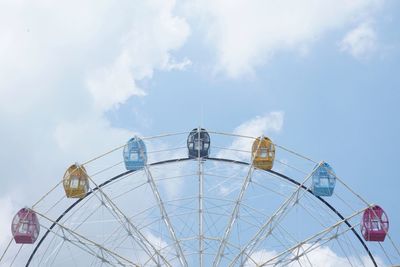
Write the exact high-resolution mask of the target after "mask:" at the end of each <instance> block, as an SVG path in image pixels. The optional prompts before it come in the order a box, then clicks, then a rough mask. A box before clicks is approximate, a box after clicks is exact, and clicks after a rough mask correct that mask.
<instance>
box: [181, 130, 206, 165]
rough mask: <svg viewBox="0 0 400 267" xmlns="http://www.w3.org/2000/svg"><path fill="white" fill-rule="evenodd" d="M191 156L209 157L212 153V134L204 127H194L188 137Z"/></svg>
mask: <svg viewBox="0 0 400 267" xmlns="http://www.w3.org/2000/svg"><path fill="white" fill-rule="evenodd" d="M187 148H188V152H189V158H199V157H200V158H207V157H208V155H209V153H210V135H209V134H208V133H207V131H206V130H205V129H203V128H195V129H193V130H192V131H191V132H190V134H189V136H188V138H187Z"/></svg>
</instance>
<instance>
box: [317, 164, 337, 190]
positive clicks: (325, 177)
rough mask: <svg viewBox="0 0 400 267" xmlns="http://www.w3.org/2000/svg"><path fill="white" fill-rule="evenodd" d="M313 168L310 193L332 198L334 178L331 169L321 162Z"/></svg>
mask: <svg viewBox="0 0 400 267" xmlns="http://www.w3.org/2000/svg"><path fill="white" fill-rule="evenodd" d="M315 168H316V169H314V173H313V175H312V187H311V190H312V192H313V193H314V195H316V196H325V197H329V196H332V194H333V190H334V189H335V184H336V176H335V172H334V171H333V169H332V167H331V166H329V164H328V163H326V162H322V163H321V164H317V165H316V166H315Z"/></svg>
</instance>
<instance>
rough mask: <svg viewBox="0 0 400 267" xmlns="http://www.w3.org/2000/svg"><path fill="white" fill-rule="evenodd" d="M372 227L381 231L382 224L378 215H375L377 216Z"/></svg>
mask: <svg viewBox="0 0 400 267" xmlns="http://www.w3.org/2000/svg"><path fill="white" fill-rule="evenodd" d="M371 229H372V230H374V231H379V230H381V224H380V223H379V219H378V218H377V217H375V218H374V219H373V220H372V227H371Z"/></svg>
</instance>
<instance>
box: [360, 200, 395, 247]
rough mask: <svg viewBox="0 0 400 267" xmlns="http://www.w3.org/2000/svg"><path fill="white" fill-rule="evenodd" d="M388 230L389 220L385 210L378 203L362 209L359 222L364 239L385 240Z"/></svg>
mask: <svg viewBox="0 0 400 267" xmlns="http://www.w3.org/2000/svg"><path fill="white" fill-rule="evenodd" d="M388 230H389V220H388V217H387V215H386V213H385V211H384V210H383V209H382V208H381V207H379V206H378V205H375V206H372V207H370V208H368V209H366V210H365V211H364V214H363V217H362V222H361V233H362V235H363V237H364V239H365V240H366V241H378V242H382V241H384V240H385V237H386V233H387V232H388Z"/></svg>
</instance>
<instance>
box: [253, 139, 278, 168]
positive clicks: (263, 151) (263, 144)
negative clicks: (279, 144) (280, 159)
mask: <svg viewBox="0 0 400 267" xmlns="http://www.w3.org/2000/svg"><path fill="white" fill-rule="evenodd" d="M274 159H275V145H274V144H273V143H272V141H271V140H270V139H269V138H268V137H258V138H257V139H256V140H255V141H254V143H253V148H252V161H253V165H254V167H256V168H259V169H263V170H271V169H272V166H273V165H274Z"/></svg>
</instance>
